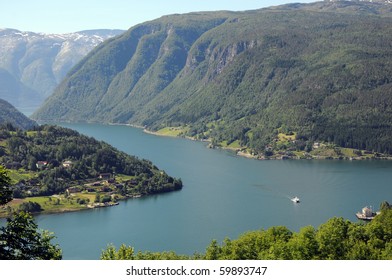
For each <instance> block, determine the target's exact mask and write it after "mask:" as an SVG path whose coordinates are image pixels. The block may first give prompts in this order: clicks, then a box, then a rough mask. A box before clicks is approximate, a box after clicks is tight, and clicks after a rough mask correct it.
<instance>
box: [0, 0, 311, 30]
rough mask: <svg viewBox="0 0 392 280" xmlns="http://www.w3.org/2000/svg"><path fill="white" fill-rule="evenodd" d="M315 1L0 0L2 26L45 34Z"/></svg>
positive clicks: (125, 25)
mask: <svg viewBox="0 0 392 280" xmlns="http://www.w3.org/2000/svg"><path fill="white" fill-rule="evenodd" d="M314 1H315V0H297V1H294V0H276V1H275V0H274V1H272V0H192V1H188V0H61V1H58V0H1V3H0V11H1V12H0V14H1V16H0V28H15V29H19V30H21V31H33V32H43V33H67V32H74V31H81V30H88V29H100V28H109V29H128V28H130V27H132V26H134V25H136V24H138V23H142V22H144V21H147V20H152V19H155V18H158V17H161V16H163V15H168V14H175V13H187V12H194V11H214V10H231V11H243V10H251V9H258V8H262V7H268V6H274V5H280V4H285V3H290V2H291V3H293V2H303V3H309V2H314Z"/></svg>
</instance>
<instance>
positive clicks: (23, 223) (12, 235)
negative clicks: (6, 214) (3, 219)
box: [0, 166, 62, 260]
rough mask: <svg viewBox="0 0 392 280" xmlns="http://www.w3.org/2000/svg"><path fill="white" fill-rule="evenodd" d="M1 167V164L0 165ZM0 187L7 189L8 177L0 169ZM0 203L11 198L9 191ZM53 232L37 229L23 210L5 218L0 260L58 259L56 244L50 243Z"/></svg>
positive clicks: (58, 253)
mask: <svg viewBox="0 0 392 280" xmlns="http://www.w3.org/2000/svg"><path fill="white" fill-rule="evenodd" d="M0 167H1V166H0ZM0 171H1V172H0V188H1V190H3V189H7V188H8V187H9V186H8V184H7V183H8V182H9V178H7V175H6V173H4V172H3V171H4V170H2V167H1V169H0ZM1 195H2V201H1V203H0V205H3V204H4V202H7V201H9V200H11V199H12V197H11V193H10V192H7V191H6V192H3V191H2V193H1ZM53 238H54V236H53V234H51V233H49V232H47V231H39V230H38V227H37V224H36V223H35V222H34V219H33V217H32V216H31V215H30V214H28V213H26V212H23V211H20V212H17V213H15V214H14V216H13V217H12V218H7V224H6V226H5V227H1V228H0V259H1V260H50V259H52V260H59V259H61V258H62V253H61V249H60V248H59V246H58V245H52V244H51V240H52V239H53Z"/></svg>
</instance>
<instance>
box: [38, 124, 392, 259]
mask: <svg viewBox="0 0 392 280" xmlns="http://www.w3.org/2000/svg"><path fill="white" fill-rule="evenodd" d="M62 125H63V126H65V127H69V128H72V129H75V130H77V131H79V132H81V133H83V134H86V135H89V136H92V137H95V138H97V139H99V140H104V141H106V142H108V143H110V144H112V145H113V146H115V147H117V148H118V149H120V150H122V151H125V152H127V153H129V154H132V155H136V156H138V157H139V158H145V159H148V160H151V161H152V162H153V163H154V164H155V165H157V166H158V167H159V168H161V169H164V170H165V171H166V172H167V173H168V174H169V175H171V176H174V177H180V178H181V179H182V180H183V183H184V188H183V189H182V190H181V191H178V192H173V193H168V194H161V195H155V196H150V197H144V198H139V199H130V200H127V201H121V203H120V205H119V206H116V207H109V208H101V209H94V210H86V211H81V212H74V213H66V214H56V215H39V216H37V218H36V220H37V222H38V225H39V227H40V228H43V229H47V230H50V231H53V232H54V233H55V235H56V236H57V239H56V240H55V242H57V243H59V245H60V246H61V248H62V249H63V257H64V259H98V258H99V257H100V253H101V250H102V249H104V248H105V247H106V246H107V244H110V243H112V244H114V245H116V246H117V247H118V246H120V245H121V244H122V243H125V244H127V245H131V246H133V247H135V249H136V250H142V251H145V250H149V251H170V250H174V251H176V252H177V253H184V254H193V253H194V252H200V253H203V252H204V249H205V247H206V246H207V245H208V244H209V243H210V242H211V240H212V239H217V240H218V241H219V242H221V241H222V240H223V239H224V238H225V237H229V238H237V237H238V236H239V235H240V234H241V233H244V232H246V231H250V230H257V229H266V228H268V227H271V226H276V225H284V226H287V227H288V228H289V229H291V230H293V231H298V230H299V228H300V227H303V226H306V225H313V226H315V227H317V226H318V225H320V224H321V223H324V222H326V221H327V220H328V219H329V218H331V217H334V216H338V217H344V218H346V219H350V220H352V221H355V219H356V218H355V213H356V212H357V211H359V210H360V209H361V208H362V207H364V206H366V205H373V206H374V207H375V208H377V209H378V206H379V204H380V203H381V202H382V201H384V200H387V201H390V202H391V201H392V185H391V182H392V172H391V171H392V162H388V161H362V162H359V161H358V162H355V161H353V162H350V161H332V160H331V161H306V160H301V161H299V160H290V161H272V160H271V161H257V160H252V159H246V158H241V157H237V156H235V155H234V154H233V153H232V152H229V151H224V150H211V149H207V148H206V145H205V143H201V142H195V141H190V140H186V139H179V138H168V137H159V136H155V135H150V134H146V133H143V131H142V130H141V129H137V128H132V127H128V126H113V125H112V126H110V125H97V124H62ZM292 196H298V197H300V198H301V203H299V204H294V203H293V202H292V201H290V197H292Z"/></svg>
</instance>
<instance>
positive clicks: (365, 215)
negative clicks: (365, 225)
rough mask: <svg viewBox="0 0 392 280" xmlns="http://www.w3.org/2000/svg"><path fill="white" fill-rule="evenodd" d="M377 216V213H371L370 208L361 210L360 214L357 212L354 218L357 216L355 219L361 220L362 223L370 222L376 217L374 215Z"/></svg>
mask: <svg viewBox="0 0 392 280" xmlns="http://www.w3.org/2000/svg"><path fill="white" fill-rule="evenodd" d="M377 214H379V213H378V212H373V209H372V207H371V206H370V207H367V206H366V207H364V208H362V213H361V212H358V213H357V214H355V216H357V218H358V219H359V220H363V221H371V220H373V219H374V217H376V215H377Z"/></svg>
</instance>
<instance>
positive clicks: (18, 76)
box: [0, 29, 122, 107]
mask: <svg viewBox="0 0 392 280" xmlns="http://www.w3.org/2000/svg"><path fill="white" fill-rule="evenodd" d="M120 33H122V31H121V30H92V31H81V32H76V33H69V34H42V33H33V32H23V31H19V30H15V29H0V69H1V73H0V82H1V83H0V85H1V89H0V90H1V91H0V97H2V98H5V99H6V100H7V101H9V102H10V103H12V104H13V105H14V106H17V107H26V106H30V107H37V106H38V105H39V104H40V103H41V102H42V101H43V100H44V99H45V98H46V97H48V96H49V95H50V94H51V93H52V91H53V89H54V88H55V87H56V86H57V85H58V83H59V82H60V81H61V80H62V79H63V78H64V77H65V75H66V73H67V72H68V71H69V70H70V69H71V68H72V67H73V66H74V65H75V64H76V63H77V62H79V61H80V59H81V58H83V57H84V56H85V55H86V54H87V53H88V52H89V51H91V50H92V49H93V48H94V47H96V46H97V45H98V44H100V43H102V42H103V41H105V40H106V39H108V38H110V37H113V36H115V35H118V34H120ZM7 76H8V77H7ZM10 76H11V77H12V78H13V80H14V81H11V79H10ZM5 80H6V81H5ZM10 83H12V84H18V86H17V87H19V88H20V90H16V88H17V87H15V86H13V87H11V88H10V87H7V86H6V84H10Z"/></svg>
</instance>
